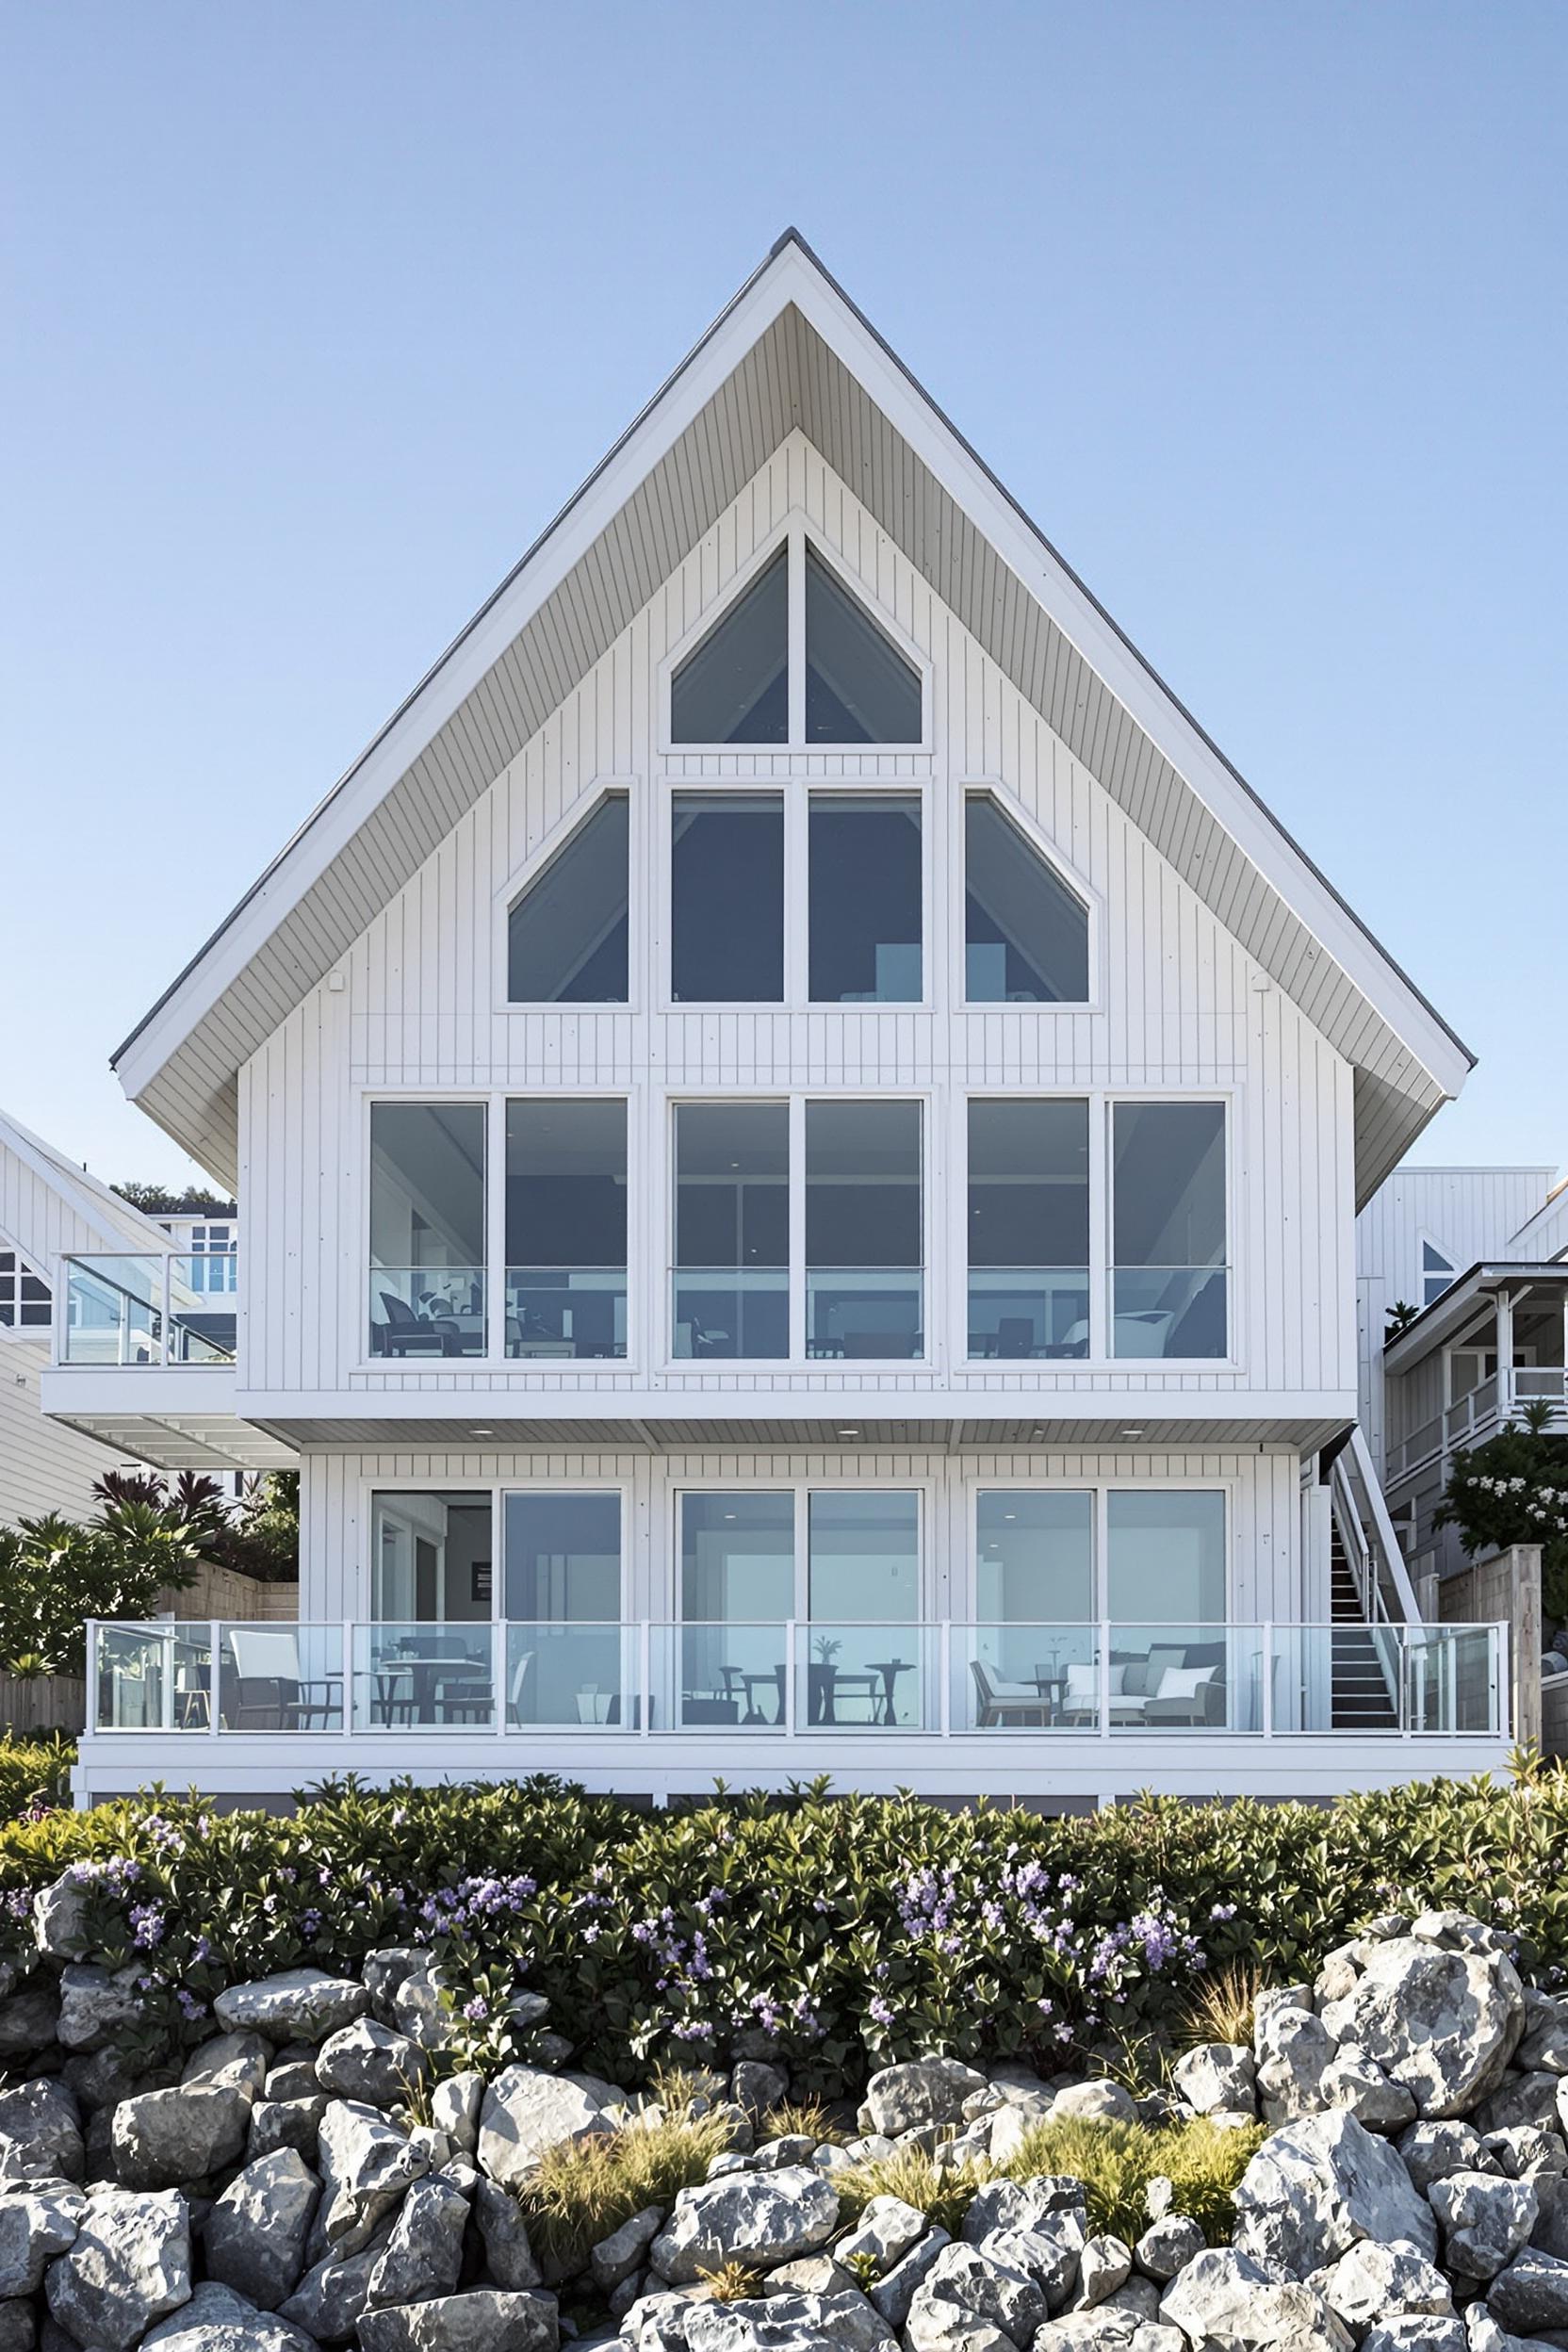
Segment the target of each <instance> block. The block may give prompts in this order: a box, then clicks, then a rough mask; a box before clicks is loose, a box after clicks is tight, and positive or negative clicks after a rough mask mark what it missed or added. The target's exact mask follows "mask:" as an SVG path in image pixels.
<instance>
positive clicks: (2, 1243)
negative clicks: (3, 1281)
mask: <svg viewBox="0 0 1568 2352" xmlns="http://www.w3.org/2000/svg"><path fill="white" fill-rule="evenodd" d="M0 1250H5V1251H7V1252H8V1253H9V1255H10V1256H12V1257H14V1258H15V1260H16V1272H15V1274H14V1275H13V1276H11V1277H9V1278H8V1279H9V1280H10V1281H11V1282H13V1283H14V1286H15V1287H14V1294H13V1297H12V1299H11V1306H12V1309H13V1311H14V1313H15V1315H16V1318H17V1319H16V1321H15V1322H14V1323H0V1347H3V1346H5V1345H6V1343H7V1342H8V1341H22V1342H25V1341H27V1340H46V1339H48V1338H49V1337H50V1335H51V1333H52V1332H53V1331H54V1328H55V1306H56V1291H57V1284H56V1282H54V1280H53V1279H52V1278H51V1276H50V1275H49V1273H48V1272H47V1271H46V1269H45V1268H44V1267H43V1266H41V1264H40V1263H39V1261H38V1260H37V1259H36V1258H35V1257H34V1256H33V1255H32V1253H31V1251H30V1250H24V1249H23V1248H22V1247H21V1245H20V1244H19V1243H17V1242H14V1241H12V1239H11V1237H10V1235H9V1234H8V1233H3V1232H0ZM28 1274H30V1275H31V1276H32V1278H33V1280H34V1281H35V1282H41V1283H42V1284H43V1287H44V1289H45V1291H46V1292H47V1293H48V1297H49V1312H48V1314H47V1315H45V1316H44V1318H43V1320H42V1322H41V1323H24V1322H23V1320H22V1280H23V1277H24V1275H28Z"/></svg>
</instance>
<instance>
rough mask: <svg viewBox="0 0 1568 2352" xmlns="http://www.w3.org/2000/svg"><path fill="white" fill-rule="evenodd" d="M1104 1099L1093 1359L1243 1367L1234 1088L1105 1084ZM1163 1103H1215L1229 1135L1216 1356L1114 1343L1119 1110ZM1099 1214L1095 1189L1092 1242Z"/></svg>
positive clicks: (1184, 1367) (1111, 1363) (1188, 1368)
mask: <svg viewBox="0 0 1568 2352" xmlns="http://www.w3.org/2000/svg"><path fill="white" fill-rule="evenodd" d="M1101 1102H1102V1109H1101V1116H1100V1119H1099V1121H1098V1124H1099V1126H1100V1129H1101V1152H1102V1154H1103V1157H1102V1162H1101V1168H1102V1174H1101V1183H1100V1190H1099V1216H1100V1218H1101V1226H1100V1239H1101V1244H1102V1247H1103V1252H1104V1258H1103V1265H1102V1266H1100V1267H1099V1268H1098V1269H1097V1270H1098V1273H1099V1277H1100V1280H1099V1292H1100V1299H1099V1305H1100V1313H1101V1315H1102V1316H1103V1322H1102V1324H1101V1327H1100V1332H1101V1344H1102V1346H1103V1348H1105V1349H1106V1353H1105V1355H1104V1356H1103V1359H1101V1358H1096V1357H1094V1356H1092V1355H1091V1356H1090V1358H1089V1362H1091V1363H1097V1362H1103V1364H1105V1365H1106V1366H1107V1367H1109V1368H1113V1369H1116V1370H1120V1371H1125V1370H1126V1369H1127V1368H1128V1366H1129V1365H1138V1364H1142V1365H1147V1366H1150V1367H1153V1368H1155V1369H1159V1368H1162V1367H1163V1368H1164V1369H1166V1370H1171V1369H1175V1370H1177V1371H1181V1372H1201V1371H1204V1370H1208V1371H1214V1370H1217V1369H1219V1370H1225V1371H1236V1370H1239V1369H1240V1368H1241V1354H1240V1348H1239V1345H1238V1337H1237V1334H1238V1332H1239V1331H1240V1329H1241V1318H1240V1317H1239V1315H1238V1314H1237V1311H1236V1310H1237V1299H1238V1296H1239V1294H1240V1290H1241V1284H1242V1279H1243V1275H1242V1266H1241V1255H1242V1219H1241V1217H1240V1216H1239V1215H1238V1205H1239V1204H1238V1201H1237V1197H1236V1168H1237V1162H1236V1152H1237V1138H1236V1127H1237V1115H1236V1114H1237V1105H1236V1099H1235V1092H1234V1089H1227V1088H1225V1087H1223V1086H1151V1087H1143V1088H1137V1087H1133V1088H1129V1087H1126V1086H1115V1087H1108V1088H1106V1089H1105V1091H1104V1093H1103V1096H1102V1098H1101ZM1121 1103H1130V1104H1133V1105H1135V1106H1136V1107H1138V1108H1143V1107H1145V1106H1152V1105H1153V1104H1156V1103H1175V1104H1177V1105H1178V1106H1180V1107H1182V1108H1188V1107H1196V1106H1197V1105H1198V1104H1200V1103H1217V1104H1218V1106H1219V1110H1220V1114H1221V1118H1222V1120H1223V1134H1224V1139H1225V1175H1224V1186H1225V1192H1224V1207H1225V1256H1224V1259H1223V1261H1222V1264H1221V1266H1220V1267H1219V1268H1217V1271H1222V1272H1223V1274H1224V1276H1225V1348H1224V1352H1223V1353H1222V1354H1220V1355H1217V1356H1119V1355H1117V1354H1116V1352H1115V1348H1114V1345H1113V1343H1114V1339H1115V1331H1114V1328H1113V1326H1114V1315H1113V1312H1112V1306H1111V1289H1112V1285H1113V1283H1114V1282H1115V1279H1116V1274H1117V1271H1118V1267H1117V1259H1116V1143H1115V1122H1116V1114H1117V1109H1118V1106H1119V1104H1121ZM1092 1164H1093V1146H1092V1143H1091V1145H1090V1165H1091V1167H1092ZM1095 1214H1096V1209H1095V1198H1094V1196H1093V1195H1092V1194H1091V1196H1090V1201H1089V1219H1090V1223H1089V1239H1090V1243H1091V1245H1092V1243H1093V1241H1094V1239H1095V1233H1096V1228H1095V1224H1094V1218H1095ZM1093 1329H1094V1327H1093V1325H1092V1323H1091V1325H1090V1334H1091V1342H1092V1336H1093ZM1146 1377H1147V1375H1146Z"/></svg>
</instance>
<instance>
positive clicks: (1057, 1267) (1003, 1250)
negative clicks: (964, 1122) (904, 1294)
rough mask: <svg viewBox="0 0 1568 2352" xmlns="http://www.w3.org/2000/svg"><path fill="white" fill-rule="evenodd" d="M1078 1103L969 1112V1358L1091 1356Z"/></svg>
mask: <svg viewBox="0 0 1568 2352" xmlns="http://www.w3.org/2000/svg"><path fill="white" fill-rule="evenodd" d="M1088 1258H1089V1110H1088V1104H1087V1103H1071V1102H1067V1103H1056V1102H1030V1101H1028V1100H1023V1101H1017V1102H1005V1103H992V1102H972V1103H971V1104H970V1106H969V1352H970V1355H971V1357H972V1358H979V1357H1008V1358H1014V1359H1018V1358H1028V1357H1052V1356H1054V1357H1065V1356H1086V1355H1087V1354H1088V1351H1089V1323H1088V1315H1089V1275H1088Z"/></svg>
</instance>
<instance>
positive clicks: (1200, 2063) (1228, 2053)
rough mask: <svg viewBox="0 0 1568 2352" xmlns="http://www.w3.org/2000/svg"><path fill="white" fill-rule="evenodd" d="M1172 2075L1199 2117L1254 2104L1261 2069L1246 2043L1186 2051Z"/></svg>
mask: <svg viewBox="0 0 1568 2352" xmlns="http://www.w3.org/2000/svg"><path fill="white" fill-rule="evenodd" d="M1170 2073H1171V2081H1172V2082H1174V2084H1175V2086H1176V2089H1177V2092H1178V2094H1179V2096H1180V2097H1181V2098H1183V2099H1185V2100H1186V2103H1187V2105H1188V2106H1189V2107H1190V2108H1191V2109H1192V2111H1193V2113H1194V2114H1195V2115H1213V2114H1214V2112H1215V2110H1216V2109H1217V2108H1220V2107H1230V2108H1239V2107H1250V2106H1251V2104H1252V2097H1253V2091H1254V2087H1255V2085H1256V2082H1257V2068H1256V2066H1255V2065H1254V2063H1253V2058H1252V2053H1251V2051H1250V2050H1249V2049H1248V2048H1247V2046H1246V2044H1245V2043H1243V2042H1203V2043H1201V2044H1200V2046H1199V2048H1198V2049H1196V2050H1184V2052H1183V2054H1182V2056H1181V2057H1180V2058H1178V2059H1177V2061H1176V2064H1175V2066H1173V2067H1172V2068H1171V2070H1170Z"/></svg>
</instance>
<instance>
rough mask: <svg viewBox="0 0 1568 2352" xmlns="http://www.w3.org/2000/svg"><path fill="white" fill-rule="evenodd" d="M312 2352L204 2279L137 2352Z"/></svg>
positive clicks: (281, 2323) (268, 2315) (292, 2333)
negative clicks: (151, 2350) (149, 2348)
mask: <svg viewBox="0 0 1568 2352" xmlns="http://www.w3.org/2000/svg"><path fill="white" fill-rule="evenodd" d="M148 2347H152V2348H153V2352H314V2346H313V2345H312V2344H311V2341H310V2338H309V2337H308V2336H306V2335H302V2333H301V2331H300V2329H299V2328H298V2327H289V2325H288V2324H287V2322H286V2320H282V2319H279V2318H277V2317H276V2316H275V2315H274V2314H273V2313H272V2312H271V2311H257V2310H256V2308H255V2305H254V2304H253V2303H249V2302H247V2301H246V2299H245V2297H244V2295H237V2294H236V2293H235V2291H234V2289H233V2288H232V2287H225V2286H221V2285H219V2284H218V2282H217V2281H216V2280H215V2279H206V2280H204V2282H203V2284H202V2285H201V2286H199V2287H198V2288H197V2289H196V2291H195V2293H194V2294H193V2295H191V2298H190V2300H189V2302H188V2303H186V2304H182V2305H181V2307H180V2309H179V2310H178V2311H176V2312H175V2313H174V2314H173V2316H172V2318H170V2319H165V2320H161V2321H160V2322H159V2324H158V2326H157V2327H155V2328H153V2329H152V2330H151V2332H150V2333H149V2334H148V2335H147V2336H146V2337H144V2338H143V2340H142V2352H148Z"/></svg>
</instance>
